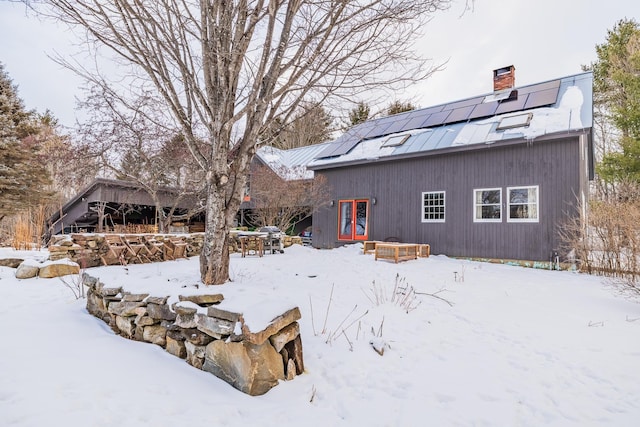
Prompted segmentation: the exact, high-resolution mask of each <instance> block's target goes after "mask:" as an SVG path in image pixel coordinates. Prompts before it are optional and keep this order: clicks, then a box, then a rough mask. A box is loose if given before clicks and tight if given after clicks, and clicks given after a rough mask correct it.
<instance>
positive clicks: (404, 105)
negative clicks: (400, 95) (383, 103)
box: [387, 100, 416, 116]
mask: <svg viewBox="0 0 640 427" xmlns="http://www.w3.org/2000/svg"><path fill="white" fill-rule="evenodd" d="M415 109H416V107H415V106H414V105H413V104H412V103H411V102H409V101H407V102H402V101H398V100H395V101H393V102H392V103H391V104H389V106H388V107H387V116H393V115H394V114H400V113H404V112H406V111H413V110H415Z"/></svg>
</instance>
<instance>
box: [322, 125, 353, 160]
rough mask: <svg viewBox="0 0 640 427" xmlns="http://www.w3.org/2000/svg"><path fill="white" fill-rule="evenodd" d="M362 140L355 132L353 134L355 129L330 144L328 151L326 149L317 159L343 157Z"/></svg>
mask: <svg viewBox="0 0 640 427" xmlns="http://www.w3.org/2000/svg"><path fill="white" fill-rule="evenodd" d="M360 139H361V138H359V137H358V136H357V134H355V132H353V128H352V129H350V130H348V131H347V133H345V134H344V135H342V136H341V137H339V138H338V139H336V140H335V141H334V142H333V143H332V144H330V145H329V146H328V147H327V148H326V149H324V150H323V151H322V152H321V153H320V154H319V155H318V156H317V157H316V159H324V158H327V157H333V156H341V155H343V154H346V153H348V152H349V151H351V149H352V148H353V147H354V146H355V145H356V144H357V143H358V142H360Z"/></svg>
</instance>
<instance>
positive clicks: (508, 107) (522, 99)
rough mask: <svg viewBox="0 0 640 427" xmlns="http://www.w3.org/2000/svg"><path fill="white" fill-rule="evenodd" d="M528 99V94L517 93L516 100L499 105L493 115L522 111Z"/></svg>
mask: <svg viewBox="0 0 640 427" xmlns="http://www.w3.org/2000/svg"><path fill="white" fill-rule="evenodd" d="M528 97H529V95H528V94H521V93H518V98H517V99H514V100H511V101H507V102H501V103H499V105H498V108H497V109H496V112H495V114H504V113H511V112H513V111H520V110H522V109H523V108H524V104H525V103H526V102H527V98H528Z"/></svg>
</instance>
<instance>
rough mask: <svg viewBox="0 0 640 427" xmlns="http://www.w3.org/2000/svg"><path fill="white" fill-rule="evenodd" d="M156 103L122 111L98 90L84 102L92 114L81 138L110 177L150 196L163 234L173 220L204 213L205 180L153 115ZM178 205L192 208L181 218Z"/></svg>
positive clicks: (145, 101)
mask: <svg viewBox="0 0 640 427" xmlns="http://www.w3.org/2000/svg"><path fill="white" fill-rule="evenodd" d="M154 101H155V99H153V98H148V97H147V98H142V99H136V100H130V102H129V104H128V105H127V107H126V108H122V106H121V105H120V103H119V102H118V100H117V99H114V98H113V97H112V96H110V95H109V94H108V93H103V92H102V91H101V90H100V88H99V87H94V88H92V92H91V96H89V97H87V99H86V100H84V101H83V102H81V103H80V106H81V107H83V108H84V109H85V111H87V112H88V113H89V116H88V119H87V121H86V122H85V123H84V124H83V125H82V126H81V127H80V135H81V136H82V140H83V141H84V147H85V151H87V152H90V153H92V155H93V156H95V157H96V158H99V159H100V164H101V165H102V167H103V168H104V169H105V173H106V174H107V175H109V176H110V177H111V176H113V177H115V178H117V179H120V180H123V181H130V182H134V183H135V184H137V185H138V186H139V187H140V188H141V189H143V190H144V191H145V192H146V193H147V194H149V196H150V197H151V199H152V200H153V203H154V206H155V210H156V213H157V215H158V222H157V225H158V231H159V232H161V233H165V232H166V231H167V230H168V227H169V225H171V222H173V221H176V220H185V219H189V218H191V217H192V216H194V215H196V214H197V213H200V212H202V210H203V205H204V203H203V202H202V199H203V197H202V196H203V194H202V193H203V191H202V190H203V181H204V179H203V174H202V171H201V169H200V168H199V167H198V166H197V165H196V164H195V160H194V158H193V156H191V155H190V154H189V153H188V152H187V150H185V145H184V141H183V138H182V135H181V133H180V132H179V131H178V130H176V129H172V128H171V127H169V126H167V125H165V124H162V120H161V117H159V116H158V115H155V114H154V115H152V112H153V111H154V110H155V111H157V110H158V109H160V108H161V106H159V105H157V106H156V107H155V108H153V106H152V105H151V103H153V102H154ZM144 110H148V111H146V112H144V113H142V112H141V111H144ZM180 206H189V209H187V211H186V213H181V214H178V212H183V211H184V209H179V207H180Z"/></svg>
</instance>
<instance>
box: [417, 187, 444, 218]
mask: <svg viewBox="0 0 640 427" xmlns="http://www.w3.org/2000/svg"><path fill="white" fill-rule="evenodd" d="M426 194H442V208H443V212H442V219H427V218H425V217H424V216H425V211H424V210H425V205H424V196H425V195H426ZM421 207H422V212H421V213H420V217H421V219H422V222H423V223H444V222H446V219H447V192H446V191H444V190H440V191H423V192H422V203H421Z"/></svg>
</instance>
